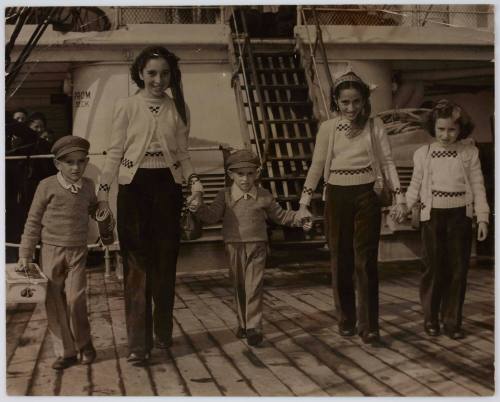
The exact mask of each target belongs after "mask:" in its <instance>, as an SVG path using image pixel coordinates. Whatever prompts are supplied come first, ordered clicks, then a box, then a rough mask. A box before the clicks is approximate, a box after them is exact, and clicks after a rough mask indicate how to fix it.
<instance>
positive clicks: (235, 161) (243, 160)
mask: <svg viewBox="0 0 500 402" xmlns="http://www.w3.org/2000/svg"><path fill="white" fill-rule="evenodd" d="M259 166H260V161H259V158H258V157H257V155H255V154H254V153H253V152H252V151H249V150H247V149H241V150H239V151H236V152H233V153H232V154H230V155H229V157H228V158H227V160H226V169H238V168H245V167H253V168H258V167H259Z"/></svg>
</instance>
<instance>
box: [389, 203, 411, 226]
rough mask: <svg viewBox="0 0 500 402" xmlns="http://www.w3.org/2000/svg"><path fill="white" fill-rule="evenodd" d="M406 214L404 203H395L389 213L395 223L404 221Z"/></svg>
mask: <svg viewBox="0 0 500 402" xmlns="http://www.w3.org/2000/svg"><path fill="white" fill-rule="evenodd" d="M407 215H408V208H407V206H406V204H396V205H395V206H394V207H393V208H392V210H391V213H390V216H391V218H392V220H394V221H395V222H397V223H401V222H403V221H404V219H405V218H406V216H407Z"/></svg>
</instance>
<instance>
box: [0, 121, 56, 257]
mask: <svg viewBox="0 0 500 402" xmlns="http://www.w3.org/2000/svg"><path fill="white" fill-rule="evenodd" d="M5 118H6V120H5V156H6V161H5V208H6V217H5V226H6V227H5V229H6V241H7V242H8V243H13V244H19V243H20V241H21V234H22V231H23V226H24V222H25V221H26V218H27V216H28V210H29V208H30V205H31V201H32V200H33V196H34V194H35V190H36V188H37V186H38V183H39V182H40V180H42V179H44V178H46V177H49V176H51V175H54V174H56V173H57V169H56V168H55V166H54V164H53V163H52V160H51V158H49V157H47V158H45V159H38V158H29V157H30V156H31V155H40V154H47V155H48V154H50V148H49V147H48V144H47V143H46V142H45V141H43V140H40V138H39V136H38V134H37V133H36V132H35V131H33V130H32V129H30V128H29V127H28V125H27V124H26V123H21V122H19V121H17V120H15V119H14V118H13V115H12V114H10V113H6V116H5ZM10 157H16V159H9V158H10ZM19 157H21V158H20V159H19ZM6 254H7V255H6V257H7V261H8V262H14V261H17V259H18V253H17V249H16V248H14V247H8V248H7V253H6Z"/></svg>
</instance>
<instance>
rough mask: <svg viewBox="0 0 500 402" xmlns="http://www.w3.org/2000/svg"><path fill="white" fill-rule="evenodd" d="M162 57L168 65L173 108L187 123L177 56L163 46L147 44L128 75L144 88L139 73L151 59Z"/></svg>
mask: <svg viewBox="0 0 500 402" xmlns="http://www.w3.org/2000/svg"><path fill="white" fill-rule="evenodd" d="M158 58H163V59H165V61H166V62H167V63H168V65H169V67H170V84H169V88H170V90H171V91H172V97H173V98H174V103H175V108H176V109H177V113H179V115H180V116H181V119H182V121H183V122H184V124H186V125H187V123H188V122H187V112H186V102H185V101H184V93H183V91H182V80H181V70H180V69H179V58H178V57H177V56H176V55H175V54H174V53H172V52H170V51H169V50H167V49H166V48H164V47H163V46H149V47H147V48H145V49H143V50H142V51H141V53H139V55H138V56H137V57H136V58H135V60H134V62H133V63H132V66H131V67H130V76H131V78H132V80H133V81H134V82H135V83H136V85H137V86H138V87H139V88H141V89H142V88H144V81H143V80H142V79H141V76H140V73H141V71H142V70H143V69H144V67H145V66H146V64H147V62H148V61H149V60H151V59H158Z"/></svg>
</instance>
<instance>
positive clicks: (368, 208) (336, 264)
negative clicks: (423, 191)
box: [299, 71, 407, 344]
mask: <svg viewBox="0 0 500 402" xmlns="http://www.w3.org/2000/svg"><path fill="white" fill-rule="evenodd" d="M331 109H332V111H334V112H336V113H337V116H336V117H334V118H332V119H330V120H327V121H325V122H323V123H322V124H321V126H320V128H319V132H318V134H317V136H316V143H315V146H314V153H313V158H312V162H311V166H310V168H309V171H308V173H307V177H306V181H305V183H304V189H303V191H302V196H301V199H300V208H299V217H300V218H305V217H310V216H311V213H310V212H309V210H308V208H307V206H308V205H309V203H310V201H311V198H312V195H313V192H314V190H315V188H316V186H317V185H318V181H319V179H320V177H321V176H323V178H324V183H325V184H326V189H325V198H326V205H325V228H326V236H327V239H328V245H329V248H330V259H331V269H332V286H333V295H334V300H335V305H336V309H337V313H338V325H339V333H340V335H341V336H344V337H349V336H354V335H355V334H356V331H357V332H358V334H359V336H360V337H361V339H362V341H363V342H365V343H370V344H376V343H378V342H379V338H380V335H379V295H378V286H379V282H378V261H377V260H378V245H379V240H380V225H381V203H380V200H379V197H378V196H377V194H376V193H375V191H374V184H375V182H376V181H377V180H378V177H379V173H380V172H379V171H380V170H382V171H383V173H384V175H385V177H386V178H387V180H388V182H389V183H390V188H391V190H392V192H393V194H394V195H395V198H396V205H395V206H394V216H395V218H397V219H399V217H402V216H405V215H406V213H407V209H406V205H405V197H404V194H403V193H402V191H401V185H400V183H399V178H398V174H397V171H396V167H395V165H394V162H393V160H392V154H391V148H390V145H389V140H388V138H387V134H386V132H385V128H384V125H383V123H382V121H381V120H380V119H378V118H371V117H370V114H371V105H370V88H369V86H368V85H367V84H366V83H365V82H363V80H362V79H361V78H360V77H359V76H358V75H357V74H355V73H354V72H352V71H348V72H346V73H345V74H342V75H341V76H340V77H338V78H337V79H335V81H334V83H333V87H332V88H331ZM372 138H373V141H375V143H372ZM379 167H380V169H379ZM355 280H356V286H355V283H354V281H355ZM355 290H357V293H358V303H357V304H358V305H357V310H356V297H355V296H356V295H355Z"/></svg>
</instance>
